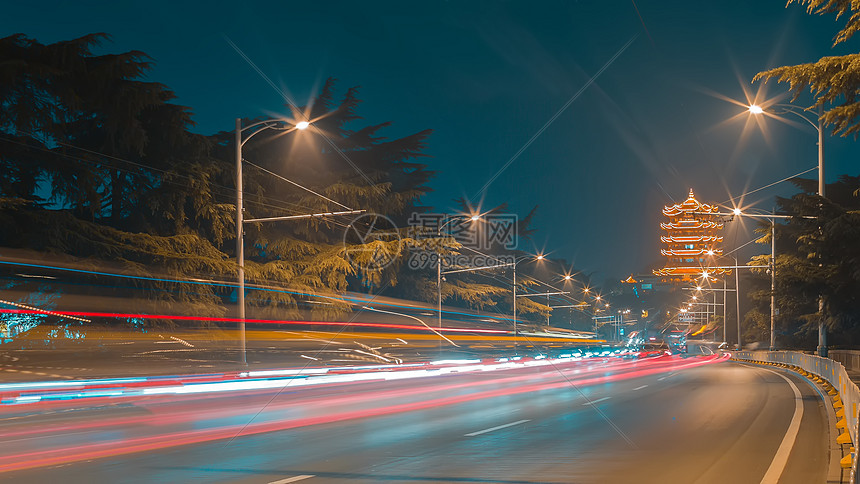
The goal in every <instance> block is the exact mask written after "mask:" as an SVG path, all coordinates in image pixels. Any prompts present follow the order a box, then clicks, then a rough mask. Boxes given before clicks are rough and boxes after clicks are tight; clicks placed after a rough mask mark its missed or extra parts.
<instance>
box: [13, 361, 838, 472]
mask: <svg viewBox="0 0 860 484" xmlns="http://www.w3.org/2000/svg"><path fill="white" fill-rule="evenodd" d="M781 375H782V376H781ZM405 376H408V375H406V374H404V377H403V378H391V379H388V380H383V379H381V378H379V379H366V380H364V381H349V382H348V381H346V380H340V381H337V382H331V383H325V384H320V385H309V386H292V385H287V386H282V387H279V388H277V389H262V390H260V389H255V390H242V391H238V392H233V391H224V392H201V393H193V394H176V393H161V394H158V393H157V392H156V393H154V394H153V395H151V396H147V397H135V398H125V399H123V398H120V399H111V398H101V399H95V400H88V399H82V400H71V401H67V402H66V401H61V402H53V403H40V404H35V405H6V406H3V407H2V411H3V415H2V417H3V419H2V421H0V433H2V434H4V438H3V439H2V442H0V471H4V472H2V473H0V480H8V481H9V482H63V483H74V482H81V483H84V482H87V483H89V482H128V483H137V482H242V483H279V484H281V483H287V482H303V483H308V484H311V483H314V482H334V483H374V482H455V483H456V482H467V483H485V482H486V483H489V482H493V483H538V482H540V483H579V482H581V483H606V482H645V483H648V482H655V483H656V482H660V483H667V482H670V483H675V482H699V483H710V482H714V483H717V482H719V483H725V482H735V483H745V482H750V483H759V482H777V481H776V480H772V481H767V480H763V479H764V478H765V476H766V475H768V476H769V477H771V478H772V477H774V476H775V477H776V478H777V479H779V481H778V482H784V483H803V484H808V483H815V482H825V481H826V471H827V464H828V455H827V447H828V445H827V438H828V429H829V426H828V421H827V414H826V412H825V411H824V407H823V403H822V401H821V400H820V397H819V395H818V393H817V392H816V391H815V389H814V388H813V387H812V386H810V384H809V383H807V382H806V381H805V380H803V379H802V378H800V377H798V376H796V375H793V374H791V373H789V372H778V371H777V370H774V369H771V368H762V367H757V366H753V365H747V364H742V363H737V362H730V361H726V360H725V358H718V357H695V358H681V357H677V356H673V357H661V358H653V359H647V360H640V361H631V360H622V359H614V358H609V359H591V360H583V361H571V362H558V363H553V364H545V365H543V366H535V367H526V368H512V369H498V370H494V371H481V370H476V371H467V372H462V373H459V372H454V373H447V374H444V375H439V376H423V377H411V376H410V377H408V378H407V377H405ZM794 388H796V389H797V391H798V392H799V393H800V396H801V398H800V399H798V398H796V395H795V392H794ZM798 409H799V410H798ZM798 412H800V414H799V415H798ZM798 424H799V425H798ZM774 467H775V468H774Z"/></svg>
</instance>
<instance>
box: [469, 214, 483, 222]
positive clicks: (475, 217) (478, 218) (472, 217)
mask: <svg viewBox="0 0 860 484" xmlns="http://www.w3.org/2000/svg"><path fill="white" fill-rule="evenodd" d="M470 219H471V220H472V222H477V221H478V220H481V216H480V215H472V216H471V217H470Z"/></svg>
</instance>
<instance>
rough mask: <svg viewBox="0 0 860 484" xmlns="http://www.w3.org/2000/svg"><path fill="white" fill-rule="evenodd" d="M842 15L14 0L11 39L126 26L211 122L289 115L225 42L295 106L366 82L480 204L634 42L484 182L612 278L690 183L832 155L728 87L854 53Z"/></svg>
mask: <svg viewBox="0 0 860 484" xmlns="http://www.w3.org/2000/svg"><path fill="white" fill-rule="evenodd" d="M173 3H181V6H176V5H173ZM636 7H638V14H637V10H636ZM841 25H842V24H841V23H837V22H836V21H835V20H834V19H833V18H832V17H811V16H809V15H807V14H806V13H805V11H804V9H803V8H802V7H798V6H795V5H793V6H791V7H789V8H785V2H784V0H773V1H771V0H749V1H731V0H726V1H718V2H690V1H675V0H671V1H666V0H661V1H656V0H651V1H649V0H637V2H636V5H634V3H633V2H631V1H630V0H593V1H581V2H575V1H560V2H543V1H451V2H442V1H422V2H403V1H399V2H377V1H369V2H334V1H311V2H222V1H209V2H197V3H195V2H166V1H150V2H147V3H142V2H136V3H132V2H115V3H113V2H91V1H81V2H59V1H54V2H51V1H46V2H16V3H14V4H7V5H6V6H5V7H4V15H3V18H2V20H0V35H3V36H6V35H10V34H13V33H18V32H20V33H24V34H26V35H28V36H30V37H34V38H36V39H37V40H38V41H40V42H42V43H51V42H55V41H58V40H66V39H70V38H74V37H79V36H82V35H85V34H87V33H91V32H106V33H108V34H110V35H111V36H112V38H113V42H112V43H109V44H105V45H104V46H103V47H102V48H101V49H100V50H99V53H107V52H121V51H127V50H141V51H144V52H146V53H147V54H149V55H150V56H152V57H153V59H154V61H155V67H154V69H153V70H152V72H151V74H150V76H149V79H150V80H153V81H158V82H162V83H164V84H166V85H167V86H169V87H170V88H171V89H173V90H174V91H175V92H176V94H177V95H178V100H177V102H178V103H180V104H183V105H186V106H189V107H191V108H192V110H193V112H194V113H195V114H194V119H195V120H196V122H197V127H196V128H195V129H196V131H198V132H200V133H205V134H211V133H214V132H217V131H221V130H229V129H232V127H233V122H234V121H233V120H234V119H235V118H236V117H238V116H244V117H253V116H259V115H264V114H272V113H277V112H283V105H284V102H283V100H282V99H281V98H280V97H279V94H278V93H277V92H276V91H275V90H274V89H272V88H271V87H270V86H269V85H268V84H267V83H266V82H265V81H264V80H263V79H262V78H261V77H260V76H259V75H258V74H257V73H255V72H254V70H253V69H252V68H251V67H250V66H249V65H248V64H247V63H246V62H245V61H244V60H243V59H242V58H241V57H240V56H239V55H238V54H237V53H236V52H235V51H234V50H233V48H232V47H231V46H230V45H229V43H228V41H227V40H226V38H229V39H230V40H232V41H233V42H234V43H235V44H236V45H238V46H239V47H240V48H241V49H242V50H243V51H244V52H245V53H246V54H247V56H248V57H249V58H251V59H252V60H253V61H254V62H256V63H257V64H258V65H259V67H260V68H261V69H262V70H263V71H264V72H265V73H266V74H267V75H268V76H270V77H271V78H272V79H274V80H275V82H276V83H278V84H280V85H281V86H282V87H283V88H285V89H287V90H288V91H289V92H290V93H291V94H292V95H293V96H294V97H295V99H296V100H297V101H298V102H299V104H304V103H305V102H307V100H308V99H310V98H311V97H313V96H314V95H315V93H316V92H317V91H316V90H317V89H318V88H319V86H320V85H321V83H322V82H323V81H324V80H325V79H326V78H328V77H335V78H337V79H338V80H339V86H340V87H341V88H342V89H346V88H348V87H351V86H361V96H360V97H361V98H362V99H363V100H364V105H363V106H362V108H361V110H360V114H362V115H363V116H364V118H365V121H366V122H367V123H368V124H370V123H378V122H383V121H393V122H394V125H393V126H392V127H391V128H389V129H388V130H387V131H384V132H383V133H382V134H385V135H387V136H388V137H392V138H393V137H398V136H403V135H406V134H410V133H413V132H416V131H419V130H422V129H426V128H432V129H433V130H435V131H434V134H433V135H432V137H431V138H430V147H429V150H428V153H429V154H430V155H432V158H429V159H428V163H429V164H430V165H431V167H432V168H433V169H435V170H438V172H439V174H438V176H437V177H436V178H435V180H434V181H433V182H432V186H433V188H434V190H435V191H434V192H433V193H431V194H430V195H429V196H428V197H426V199H425V200H424V202H425V203H426V204H429V205H432V206H434V207H436V209H437V210H441V211H451V210H453V204H452V200H453V199H454V198H456V197H460V196H464V197H467V198H473V199H474V200H475V201H476V203H477V202H480V201H481V199H482V197H481V196H480V195H478V196H476V194H477V192H478V191H479V190H480V188H481V187H482V186H483V185H484V184H485V183H486V182H487V181H488V180H489V179H490V178H491V177H493V175H494V174H496V172H497V171H498V170H499V169H500V168H501V167H502V166H503V165H505V163H506V162H507V161H508V160H509V159H511V157H512V156H514V154H516V153H517V152H518V151H519V150H520V149H521V148H522V147H523V146H524V145H525V144H526V143H527V142H528V141H529V139H530V138H532V137H533V136H534V135H535V133H536V132H538V131H539V130H540V129H541V128H542V127H543V126H544V125H545V123H547V121H549V120H550V119H551V118H552V117H553V116H554V115H555V114H556V113H557V112H558V111H559V109H561V108H562V107H563V106H564V105H565V104H566V103H568V102H569V101H571V99H572V98H573V97H574V95H576V94H577V92H578V91H580V90H581V89H582V88H583V86H585V85H586V84H587V83H588V82H589V80H590V79H591V78H592V76H593V75H594V74H595V73H597V72H598V71H600V70H601V68H602V67H604V66H605V65H606V64H607V62H608V61H609V60H610V59H611V58H613V56H615V55H616V54H617V53H619V51H621V50H622V48H623V47H624V46H625V44H627V43H628V41H630V40H631V39H634V40H633V42H632V43H631V44H630V45H629V47H628V48H627V49H626V50H623V52H621V53H620V54H619V55H618V56H617V58H616V60H615V61H614V62H612V63H611V64H609V65H608V67H606V68H605V70H604V71H603V72H602V73H601V74H600V76H599V77H597V79H596V80H595V81H594V83H593V84H591V85H590V86H588V87H587V88H586V89H584V90H583V91H582V92H581V94H580V95H579V96H578V97H577V98H576V99H574V100H573V101H572V102H570V104H569V106H568V107H567V109H566V110H564V112H562V113H561V114H560V115H559V116H558V117H557V118H556V119H555V121H554V122H553V123H551V124H550V125H549V126H548V127H547V128H546V129H545V130H544V131H543V132H542V133H541V135H540V136H539V137H537V138H536V139H535V140H534V142H533V143H532V144H531V145H530V146H528V148H527V149H525V150H524V151H523V152H522V154H521V155H520V156H519V158H518V159H516V160H515V161H514V162H513V163H511V165H510V166H509V168H507V170H506V171H504V172H503V173H502V174H501V175H500V176H499V177H498V178H497V179H496V180H495V181H494V183H492V184H491V185H490V186H489V188H488V190H487V191H486V193H485V196H484V197H483V207H485V208H488V207H491V206H495V205H498V204H500V203H503V202H508V203H509V204H510V206H511V209H512V210H513V211H515V212H517V213H519V214H520V215H525V214H526V213H528V211H529V210H530V209H531V208H532V207H533V206H535V205H538V206H539V211H538V215H537V217H536V219H535V227H536V228H537V229H538V232H537V235H536V237H535V240H534V244H533V245H532V244H531V243H529V242H524V243H523V244H521V248H523V249H525V250H529V251H547V252H550V253H551V255H552V256H553V257H561V258H566V259H568V260H571V261H574V263H575V265H576V267H577V268H578V269H582V270H585V271H588V272H596V274H595V276H594V277H595V278H597V279H598V280H600V281H602V280H603V279H604V278H620V277H624V276H626V275H627V274H629V273H631V272H633V273H638V272H643V271H645V270H646V269H647V267H648V266H649V265H650V264H652V263H654V262H655V261H657V260H659V257H660V256H659V236H660V230H659V225H658V224H659V222H660V209H661V207H662V206H663V205H665V204H669V203H673V201H678V202H679V201H682V200H683V199H684V198H686V195H687V192H688V191H689V189H690V188H692V189H694V190H695V192H696V195H697V196H698V198H699V199H700V200H702V201H707V202H712V203H713V202H717V203H719V202H724V201H726V200H728V199H729V198H730V197H732V196H736V195H740V194H741V193H743V192H744V191H745V190H750V189H755V188H759V187H761V186H763V185H767V184H769V183H772V182H774V181H777V180H779V179H782V178H785V177H788V176H791V175H794V174H796V173H799V172H801V171H803V170H806V169H809V168H812V167H814V166H816V165H817V147H816V140H817V139H816V133H815V131H814V130H813V129H812V128H811V127H808V126H806V127H805V126H803V125H802V124H798V123H795V124H794V125H788V124H783V123H780V122H779V121H775V120H773V119H768V120H767V121H765V123H764V126H765V128H766V131H765V132H763V131H762V129H760V128H759V127H757V126H756V125H754V124H751V125H749V126H747V127H746V129H745V125H746V124H747V118H748V115H747V114H744V108H743V107H741V106H738V105H736V104H732V103H731V102H729V99H734V100H738V101H741V102H744V103H745V102H746V101H745V100H746V96H745V91H746V92H747V93H749V94H750V95H752V96H756V95H758V96H759V100H760V101H761V100H764V99H767V98H770V97H773V96H775V95H778V94H780V93H783V92H785V90H786V85H779V84H775V83H771V84H769V85H768V86H767V89H766V91H765V90H761V92H760V84H751V82H750V81H751V79H752V77H753V76H754V75H755V74H756V73H757V72H759V71H761V70H764V69H767V68H769V67H775V66H779V65H786V64H797V63H802V62H810V61H815V60H817V59H819V58H820V57H822V56H827V55H841V54H846V53H850V52H857V51H858V45H860V44H858V42H860V39H853V40H851V41H849V42H848V43H846V44H843V45H841V46H840V47H838V48H835V49H834V48H831V44H832V38H833V36H834V35H835V34H836V32H837V31H838V29H839V27H840V26H841ZM765 92H766V95H765ZM757 93H758V94H757ZM809 103H810V99H809V98H808V97H806V98H801V99H800V100H799V101H798V104H800V105H808V104H809ZM738 114H741V115H740V116H737V117H735V116H736V115H738ZM733 117H734V118H733ZM732 118H733V119H732ZM825 146H826V156H825V159H826V164H827V170H826V171H827V180H828V181H834V180H835V179H836V177H837V176H838V175H839V174H845V173H848V174H853V175H857V174H858V171H860V170H858V168H860V162H858V154H860V144H858V142H857V141H854V140H853V139H842V138H832V137H828V138H827V140H826V142H825ZM285 175H287V176H289V174H285ZM806 176H807V177H809V178H816V177H817V172H815V171H813V172H811V173H809V174H808V175H806ZM793 193H794V188H793V187H792V186H791V185H790V184H788V183H782V184H780V185H777V186H775V187H773V188H771V189H767V190H762V191H759V192H757V193H755V194H754V195H752V196H750V197H749V198H748V199H747V200H746V202H747V203H750V202H756V205H755V206H756V207H758V208H761V209H766V210H769V209H771V208H772V207H773V197H774V195H784V196H785V195H791V194H793ZM752 225H753V224H749V223H748V224H746V227H745V229H744V230H741V231H736V230H734V229H733V230H730V231H729V232H728V233H727V234H726V242H727V244H726V246H727V248H728V249H730V248H731V247H732V246H733V245H739V244H742V243H745V242H747V241H748V240H750V239H751V238H753V237H754V236H755V235H754V234H752V233H751V232H750V230H749V229H750V228H751V227H752ZM524 245H525V246H524ZM765 250H766V249H765V248H761V249H760V252H764V251H765Z"/></svg>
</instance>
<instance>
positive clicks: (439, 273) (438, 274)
mask: <svg viewBox="0 0 860 484" xmlns="http://www.w3.org/2000/svg"><path fill="white" fill-rule="evenodd" d="M480 219H481V215H480V214H475V215H471V216H469V215H454V216H452V217H449V218H448V221H447V222H445V223H444V224H442V225H440V226H439V227H437V228H436V237H437V238H440V239H441V238H442V229H444V228H445V227H447V226H448V224H450V223H451V222H454V221H457V220H471V221H472V222H477V221H478V220H480ZM436 290H437V298H436V302H437V309H438V310H439V331H440V332H441V331H442V255H441V254H439V258H438V260H437V264H436ZM439 344H440V345H441V344H442V342H441V340H440V341H439ZM440 349H441V348H440Z"/></svg>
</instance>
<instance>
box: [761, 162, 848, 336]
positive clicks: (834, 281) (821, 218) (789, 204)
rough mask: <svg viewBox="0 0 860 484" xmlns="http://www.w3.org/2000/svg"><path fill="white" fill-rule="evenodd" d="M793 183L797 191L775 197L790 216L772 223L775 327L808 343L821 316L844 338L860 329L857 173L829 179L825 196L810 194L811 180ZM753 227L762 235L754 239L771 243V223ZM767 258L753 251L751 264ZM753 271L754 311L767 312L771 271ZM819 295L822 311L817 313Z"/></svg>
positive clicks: (813, 187) (814, 186) (813, 182)
mask: <svg viewBox="0 0 860 484" xmlns="http://www.w3.org/2000/svg"><path fill="white" fill-rule="evenodd" d="M795 183H796V185H797V186H798V187H799V188H800V189H801V192H800V193H798V194H796V195H795V196H793V197H791V198H788V199H785V198H780V199H778V205H779V207H780V209H781V210H782V211H784V212H785V213H788V214H791V215H793V217H792V218H791V219H790V220H789V222H788V223H786V224H777V225H776V236H777V238H776V254H777V257H776V293H775V294H776V306H777V308H778V310H779V314H778V316H777V325H778V328H779V330H780V332H781V333H783V334H784V336H785V337H787V338H789V339H790V340H792V341H797V342H798V343H801V342H803V340H804V338H806V339H807V341H806V344H807V345H812V341H811V340H809V338H808V337H809V335H811V334H812V333H814V332H816V331H817V327H818V322H819V320H820V317H821V316H823V318H824V319H823V321H824V323H825V324H826V325H827V326H828V328H829V329H830V330H831V331H836V332H838V333H840V337H839V338H838V341H840V342H843V343H849V342H851V341H853V340H854V339H855V338H854V337H853V336H852V335H853V334H854V333H855V332H856V330H857V329H858V328H860V198H858V197H856V196H854V194H853V192H854V191H855V190H857V188H858V187H860V177H856V176H847V175H844V176H841V177H840V179H839V181H837V182H836V183H832V184H828V185H827V194H828V196H827V198H821V197H819V196H818V195H816V194H815V192H816V190H817V182H816V180H796V181H795ZM758 230H760V232H761V233H762V234H763V236H762V237H761V238H760V239H759V240H758V242H760V243H762V244H768V245H770V243H771V238H770V223H769V222H768V223H767V224H766V225H762V227H761V228H760V229H758ZM769 260H770V256H769V255H761V256H756V257H754V258H753V259H752V261H751V264H753V265H767V264H768V263H769ZM754 273H756V274H757V275H758V278H757V279H756V286H755V287H756V290H754V291H753V292H752V293H751V297H752V299H753V301H754V302H755V303H756V305H757V307H756V309H755V311H757V312H758V313H761V314H768V315H769V313H770V310H769V308H768V306H769V304H770V275H769V274H768V273H767V272H766V271H764V270H761V269H755V270H754ZM819 297H822V298H823V301H824V312H823V315H819V313H818V298H819ZM750 318H753V316H750ZM768 319H769V318H768ZM752 320H753V319H751V320H750V321H752ZM767 327H768V328H769V322H768V325H767Z"/></svg>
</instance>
